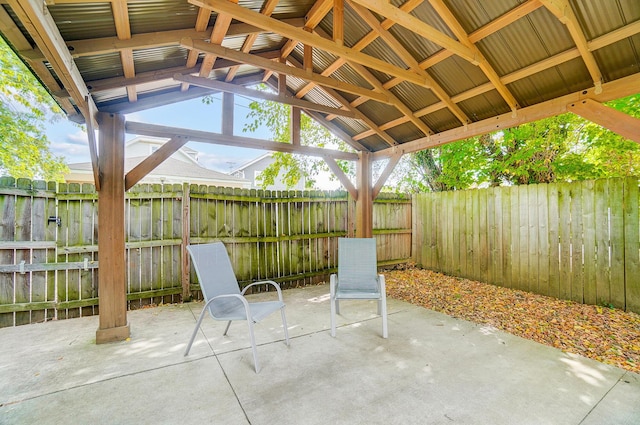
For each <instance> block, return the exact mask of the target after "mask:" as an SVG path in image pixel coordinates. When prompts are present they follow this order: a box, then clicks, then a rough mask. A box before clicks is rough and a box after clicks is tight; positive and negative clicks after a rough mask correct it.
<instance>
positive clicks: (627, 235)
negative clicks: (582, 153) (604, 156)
mask: <svg viewBox="0 0 640 425" xmlns="http://www.w3.org/2000/svg"><path fill="white" fill-rule="evenodd" d="M470 192H472V191H461V192H457V193H453V194H451V193H446V194H445V193H435V194H425V195H418V196H417V198H416V201H415V205H417V206H420V207H419V209H418V210H416V215H415V220H416V222H417V223H416V227H417V228H420V229H422V231H421V233H420V234H418V233H416V234H414V237H422V238H423V239H422V240H421V241H416V244H417V245H420V244H421V243H424V244H425V245H428V244H429V243H430V241H431V239H429V237H430V236H429V235H438V232H447V233H453V234H454V235H458V236H453V237H452V238H451V239H448V238H447V237H440V236H438V237H436V238H435V239H434V241H435V243H436V244H437V245H438V246H437V249H438V250H439V251H438V252H442V253H445V254H446V255H448V252H449V251H447V250H448V249H449V248H450V246H451V245H454V247H457V246H459V250H458V251H457V252H459V253H460V261H459V262H460V271H459V273H455V274H456V275H459V276H463V277H468V278H472V279H476V280H482V281H488V282H490V283H495V284H502V285H504V286H508V287H512V288H518V289H525V290H529V291H535V292H539V293H542V294H546V295H551V296H555V297H558V298H564V299H569V300H574V301H579V302H585V303H595V304H601V305H614V306H617V307H621V308H626V309H628V310H632V311H640V279H638V276H640V223H639V220H640V205H639V204H640V200H639V199H638V198H639V196H640V194H639V192H640V190H639V187H638V179H635V178H632V179H626V180H622V179H610V180H596V181H586V182H575V183H554V184H549V185H542V184H541V185H531V186H520V187H503V188H491V189H487V195H486V199H485V197H484V194H483V190H478V191H475V192H476V194H477V195H473V194H472V193H470ZM458 200H460V204H459V205H460V207H459V209H460V211H461V214H460V215H458V214H457V207H456V205H458ZM476 200H477V204H476V203H475V202H476ZM427 203H431V205H433V207H432V208H431V209H430V210H427V207H426V205H427ZM449 203H450V204H451V206H452V207H449V206H448V205H447V204H449ZM476 205H480V206H481V208H480V209H477V208H476ZM436 214H437V215H436ZM450 217H453V220H449V218H450ZM456 217H459V218H456ZM485 220H486V222H485ZM421 235H422V236H421ZM498 235H499V236H498ZM494 238H495V239H494ZM485 240H486V242H485ZM485 243H486V245H485ZM454 252H455V251H454ZM416 259H417V262H418V264H419V265H423V266H425V267H426V266H428V265H429V266H428V267H429V268H431V269H434V270H444V271H447V270H449V267H450V264H449V261H450V260H449V259H448V258H444V259H443V257H442V256H441V255H440V256H434V257H431V256H430V255H429V254H428V251H427V250H426V249H425V250H423V251H421V252H420V253H416ZM485 264H486V265H487V268H486V270H485ZM485 271H486V273H485ZM499 276H501V277H502V280H501V281H498V277H499Z"/></svg>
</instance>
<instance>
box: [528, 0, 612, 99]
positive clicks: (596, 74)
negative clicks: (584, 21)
mask: <svg viewBox="0 0 640 425" xmlns="http://www.w3.org/2000/svg"><path fill="white" fill-rule="evenodd" d="M541 1H542V3H543V4H544V6H545V7H546V8H547V9H549V11H550V12H551V13H553V14H554V15H555V16H556V17H557V18H558V19H559V20H560V22H562V23H563V24H564V25H565V26H566V27H567V30H569V34H571V38H573V42H574V43H575V44H576V48H577V49H578V51H579V52H580V56H581V57H582V60H583V61H584V64H585V65H586V67H587V69H588V70H589V74H590V75H591V78H592V79H593V84H594V86H595V87H596V90H598V91H599V90H602V87H601V86H602V72H601V71H600V67H599V66H598V63H597V62H596V58H595V57H594V56H593V53H591V51H590V50H589V46H588V43H587V38H586V37H585V35H584V32H583V31H582V29H581V28H580V23H579V22H578V18H577V17H576V14H575V13H574V12H573V9H572V8H571V5H570V4H569V2H568V1H567V0H541Z"/></svg>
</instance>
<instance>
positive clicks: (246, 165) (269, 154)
mask: <svg viewBox="0 0 640 425" xmlns="http://www.w3.org/2000/svg"><path fill="white" fill-rule="evenodd" d="M270 156H273V152H267V153H265V154H263V155H260V156H259V157H257V158H254V159H252V160H251V161H248V162H245V163H244V164H242V165H240V166H239V167H237V168H235V169H233V170H231V172H230V173H229V174H235V173H237V172H240V171H244V170H245V169H247V168H249V167H251V166H252V165H253V164H256V163H258V162H260V161H262V160H263V159H265V158H268V157H270Z"/></svg>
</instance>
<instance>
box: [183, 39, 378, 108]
mask: <svg viewBox="0 0 640 425" xmlns="http://www.w3.org/2000/svg"><path fill="white" fill-rule="evenodd" d="M180 44H181V45H182V46H183V47H186V48H188V49H196V50H200V51H203V52H208V53H212V54H215V55H216V56H220V57H223V58H226V59H230V60H235V61H237V62H242V63H246V64H250V65H253V66H256V67H259V68H263V69H269V70H271V71H274V72H277V73H282V74H286V75H292V76H294V77H297V78H301V79H303V80H307V81H314V82H316V83H318V84H320V85H323V86H327V87H331V88H334V89H337V90H342V91H345V92H348V93H353V94H356V95H358V96H365V97H368V98H369V99H372V100H377V101H378V102H383V103H389V102H390V101H389V97H388V96H387V95H385V94H383V93H378V92H374V91H373V90H369V89H365V88H362V87H359V86H355V85H353V84H348V83H344V82H342V81H338V80H334V79H332V78H328V77H323V76H322V75H319V74H313V73H308V72H306V71H305V70H303V69H298V68H295V67H292V66H287V65H286V64H282V63H278V62H275V61H270V60H268V59H263V58H261V57H259V56H254V55H250V54H247V53H242V52H239V51H237V50H232V49H227V48H225V47H222V46H218V45H216V44H211V43H205V42H203V41H201V40H191V39H183V40H182V42H181V43H180Z"/></svg>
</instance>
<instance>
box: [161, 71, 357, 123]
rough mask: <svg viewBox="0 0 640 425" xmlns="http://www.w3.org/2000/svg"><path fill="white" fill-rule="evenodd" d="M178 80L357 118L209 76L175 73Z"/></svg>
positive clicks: (353, 116)
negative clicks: (212, 78)
mask: <svg viewBox="0 0 640 425" xmlns="http://www.w3.org/2000/svg"><path fill="white" fill-rule="evenodd" d="M173 78H174V79H175V80H177V81H182V82H186V83H189V84H192V85H194V86H200V87H206V88H210V89H213V90H220V91H223V92H228V93H236V94H239V95H243V96H247V97H251V98H254V99H262V100H270V101H272V102H278V103H284V104H286V105H291V106H297V107H300V108H302V109H309V110H312V111H318V112H323V113H325V114H335V115H340V116H343V117H348V118H355V117H356V114H355V113H353V112H351V111H346V110H344V109H338V108H332V107H330V106H325V105H319V104H317V103H313V102H308V101H306V100H301V99H297V98H295V97H291V96H286V95H277V94H272V93H268V92H264V91H260V90H253V89H248V88H246V87H243V86H238V85H236V84H230V83H223V82H221V81H216V80H211V79H209V78H202V77H193V76H191V75H180V74H178V75H175V76H174V77H173Z"/></svg>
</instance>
